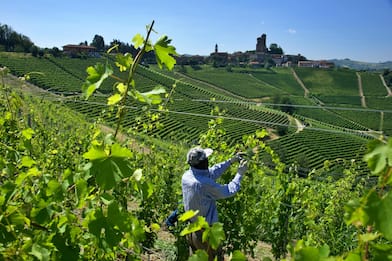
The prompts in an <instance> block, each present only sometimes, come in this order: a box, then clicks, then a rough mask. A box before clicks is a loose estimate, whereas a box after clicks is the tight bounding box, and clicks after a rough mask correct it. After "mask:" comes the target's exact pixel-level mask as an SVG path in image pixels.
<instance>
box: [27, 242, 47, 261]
mask: <svg viewBox="0 0 392 261" xmlns="http://www.w3.org/2000/svg"><path fill="white" fill-rule="evenodd" d="M50 252H51V251H50V250H49V249H47V248H46V247H43V246H41V245H40V244H38V243H34V244H33V246H32V248H31V252H30V254H32V255H33V256H35V257H36V258H37V259H38V260H41V261H46V260H50V259H49V258H50Z"/></svg>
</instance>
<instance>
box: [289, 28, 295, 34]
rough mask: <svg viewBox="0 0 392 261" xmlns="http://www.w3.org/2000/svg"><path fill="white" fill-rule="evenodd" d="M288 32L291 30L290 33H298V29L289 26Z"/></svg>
mask: <svg viewBox="0 0 392 261" xmlns="http://www.w3.org/2000/svg"><path fill="white" fill-rule="evenodd" d="M287 32H289V34H296V33H297V30H295V29H293V28H289V29H288V30H287Z"/></svg>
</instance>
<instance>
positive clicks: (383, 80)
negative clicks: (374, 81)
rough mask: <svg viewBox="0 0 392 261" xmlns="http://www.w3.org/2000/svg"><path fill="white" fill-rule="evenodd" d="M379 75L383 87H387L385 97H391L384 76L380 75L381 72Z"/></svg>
mask: <svg viewBox="0 0 392 261" xmlns="http://www.w3.org/2000/svg"><path fill="white" fill-rule="evenodd" d="M379 76H380V79H381V82H382V84H383V85H384V87H385V89H387V92H388V95H387V97H391V96H392V91H391V88H389V87H388V85H387V83H386V82H385V79H384V77H382V74H379Z"/></svg>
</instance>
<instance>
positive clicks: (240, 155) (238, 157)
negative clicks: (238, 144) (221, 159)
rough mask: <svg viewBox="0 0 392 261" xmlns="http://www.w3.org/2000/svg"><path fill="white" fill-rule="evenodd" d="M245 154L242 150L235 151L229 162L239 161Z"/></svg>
mask: <svg viewBox="0 0 392 261" xmlns="http://www.w3.org/2000/svg"><path fill="white" fill-rule="evenodd" d="M245 155H246V153H244V152H237V153H236V154H235V155H234V157H232V158H231V159H230V162H231V163H234V162H240V161H241V160H242V159H243V158H244V156H245Z"/></svg>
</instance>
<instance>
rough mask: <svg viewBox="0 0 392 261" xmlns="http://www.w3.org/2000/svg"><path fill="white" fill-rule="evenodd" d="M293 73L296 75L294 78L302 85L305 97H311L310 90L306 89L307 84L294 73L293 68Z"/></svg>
mask: <svg viewBox="0 0 392 261" xmlns="http://www.w3.org/2000/svg"><path fill="white" fill-rule="evenodd" d="M291 72H292V74H293V75H294V78H295V79H296V80H297V82H298V84H299V85H301V87H302V89H304V92H305V93H304V97H305V98H307V97H308V96H309V90H308V88H306V86H305V84H304V83H303V82H302V80H301V79H300V78H299V77H298V75H297V73H296V72H295V71H294V69H293V68H291Z"/></svg>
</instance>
